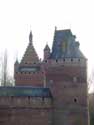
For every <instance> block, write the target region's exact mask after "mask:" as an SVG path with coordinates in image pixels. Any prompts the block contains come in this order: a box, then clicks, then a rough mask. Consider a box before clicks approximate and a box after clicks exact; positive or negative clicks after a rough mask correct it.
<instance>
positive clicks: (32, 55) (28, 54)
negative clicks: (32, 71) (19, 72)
mask: <svg viewBox="0 0 94 125" xmlns="http://www.w3.org/2000/svg"><path fill="white" fill-rule="evenodd" d="M37 62H39V58H38V55H37V53H36V51H35V48H34V46H33V42H32V33H31V32H30V35H29V44H28V47H27V49H26V51H25V54H24V56H23V58H22V60H21V63H29V64H33V63H37Z"/></svg>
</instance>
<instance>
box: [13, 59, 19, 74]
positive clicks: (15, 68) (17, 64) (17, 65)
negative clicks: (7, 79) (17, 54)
mask: <svg viewBox="0 0 94 125" xmlns="http://www.w3.org/2000/svg"><path fill="white" fill-rule="evenodd" d="M18 67H19V62H18V59H16V61H15V64H14V70H15V72H17V71H18Z"/></svg>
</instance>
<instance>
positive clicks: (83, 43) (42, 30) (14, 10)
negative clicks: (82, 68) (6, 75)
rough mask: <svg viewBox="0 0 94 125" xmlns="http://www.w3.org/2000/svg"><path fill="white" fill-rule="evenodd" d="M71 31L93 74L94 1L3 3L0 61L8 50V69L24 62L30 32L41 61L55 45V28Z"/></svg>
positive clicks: (16, 0) (8, 0) (18, 0)
mask: <svg viewBox="0 0 94 125" xmlns="http://www.w3.org/2000/svg"><path fill="white" fill-rule="evenodd" d="M55 26H57V29H71V31H72V33H73V34H74V35H76V37H77V41H79V42H80V49H81V50H82V52H83V53H84V55H85V56H86V58H87V59H88V67H89V68H88V69H89V73H91V72H92V69H93V68H94V35H93V34H94V3H93V0H0V59H1V58H2V55H3V53H4V50H5V49H7V52H8V64H9V65H8V70H9V72H10V73H12V74H13V70H14V67H13V65H14V61H15V59H16V57H18V59H19V61H20V60H21V58H22V56H23V54H24V51H25V49H26V47H27V45H28V42H29V39H28V36H29V32H30V30H32V33H33V44H34V47H35V49H36V51H37V53H38V55H39V57H40V58H42V57H43V48H44V47H45V44H46V43H48V44H49V46H50V47H51V46H52V42H53V35H54V29H55Z"/></svg>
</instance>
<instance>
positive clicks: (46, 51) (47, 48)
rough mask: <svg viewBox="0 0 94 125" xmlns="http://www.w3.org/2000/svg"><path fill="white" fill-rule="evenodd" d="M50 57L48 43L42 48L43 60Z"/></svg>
mask: <svg viewBox="0 0 94 125" xmlns="http://www.w3.org/2000/svg"><path fill="white" fill-rule="evenodd" d="M49 57H50V48H49V46H48V44H46V46H45V48H44V60H47V59H48V58H49Z"/></svg>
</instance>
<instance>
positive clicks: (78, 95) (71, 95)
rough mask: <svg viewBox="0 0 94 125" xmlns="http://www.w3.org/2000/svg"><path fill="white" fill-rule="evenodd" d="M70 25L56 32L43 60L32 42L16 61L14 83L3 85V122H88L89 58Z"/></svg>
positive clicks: (0, 114) (13, 124)
mask: <svg viewBox="0 0 94 125" xmlns="http://www.w3.org/2000/svg"><path fill="white" fill-rule="evenodd" d="M79 45H80V44H79V42H78V41H76V36H74V35H73V34H72V32H71V30H70V29H65V30H57V29H55V32H54V39H53V46H52V50H50V48H49V46H48V45H46V46H45V48H44V58H43V60H42V61H41V60H40V59H39V57H38V55H37V53H36V51H35V48H34V46H33V35H32V32H30V35H29V44H28V46H27V49H26V51H25V54H24V56H23V58H22V60H21V62H20V63H19V62H18V61H17V60H16V62H15V65H14V78H15V86H14V87H0V125H89V118H88V100H87V59H86V58H85V56H84V55H83V54H82V52H81V51H80V49H79Z"/></svg>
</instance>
